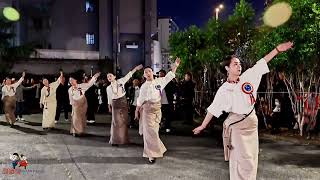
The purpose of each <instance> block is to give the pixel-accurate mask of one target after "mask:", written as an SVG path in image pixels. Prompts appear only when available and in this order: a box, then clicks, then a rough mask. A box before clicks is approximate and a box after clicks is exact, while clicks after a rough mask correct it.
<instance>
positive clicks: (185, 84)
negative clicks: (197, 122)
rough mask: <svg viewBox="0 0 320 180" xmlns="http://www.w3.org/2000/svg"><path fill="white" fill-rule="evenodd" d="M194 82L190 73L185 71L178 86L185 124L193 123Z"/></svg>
mask: <svg viewBox="0 0 320 180" xmlns="http://www.w3.org/2000/svg"><path fill="white" fill-rule="evenodd" d="M194 88H195V83H194V82H193V80H192V74H191V73H190V72H187V73H186V74H185V76H184V81H182V83H181V86H180V100H181V104H182V108H183V113H184V114H183V116H184V121H185V124H192V123H193V112H194V108H193V99H194V96H195V90H194Z"/></svg>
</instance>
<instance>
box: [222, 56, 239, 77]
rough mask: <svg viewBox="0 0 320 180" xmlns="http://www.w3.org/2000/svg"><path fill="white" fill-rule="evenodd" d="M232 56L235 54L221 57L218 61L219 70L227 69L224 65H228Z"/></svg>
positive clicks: (224, 70)
mask: <svg viewBox="0 0 320 180" xmlns="http://www.w3.org/2000/svg"><path fill="white" fill-rule="evenodd" d="M232 58H237V56H235V55H228V56H226V57H224V58H223V61H222V62H221V63H220V70H221V72H225V73H227V70H226V68H225V67H226V66H228V67H229V66H230V64H231V60H232Z"/></svg>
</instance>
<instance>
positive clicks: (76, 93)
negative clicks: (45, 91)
mask: <svg viewBox="0 0 320 180" xmlns="http://www.w3.org/2000/svg"><path fill="white" fill-rule="evenodd" d="M96 80H97V79H96V78H95V77H94V76H93V77H92V79H91V80H90V81H89V82H88V83H81V84H78V85H77V87H73V86H71V87H70V88H69V90H68V93H69V100H70V104H71V105H73V103H74V100H79V99H81V98H83V96H84V93H85V92H86V91H87V90H88V89H89V88H90V87H91V86H92V85H94V83H95V82H96Z"/></svg>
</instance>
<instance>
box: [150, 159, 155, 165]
mask: <svg viewBox="0 0 320 180" xmlns="http://www.w3.org/2000/svg"><path fill="white" fill-rule="evenodd" d="M148 162H149V164H154V163H155V162H156V159H152V160H151V159H148Z"/></svg>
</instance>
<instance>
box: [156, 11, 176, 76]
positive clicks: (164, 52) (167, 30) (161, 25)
mask: <svg viewBox="0 0 320 180" xmlns="http://www.w3.org/2000/svg"><path fill="white" fill-rule="evenodd" d="M178 30H179V27H178V26H177V24H176V23H175V22H174V21H173V20H172V19H171V17H160V18H158V40H159V43H160V49H161V58H160V59H161V62H159V63H161V65H162V69H165V70H168V69H170V61H172V57H171V56H170V44H169V38H170V36H171V34H172V33H174V32H177V31H178Z"/></svg>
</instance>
